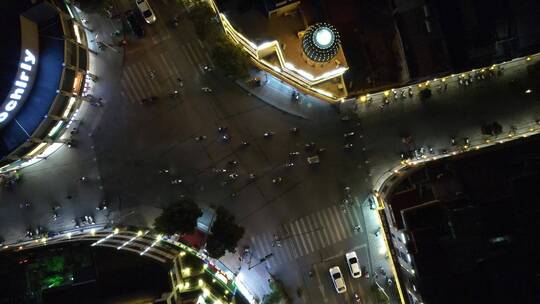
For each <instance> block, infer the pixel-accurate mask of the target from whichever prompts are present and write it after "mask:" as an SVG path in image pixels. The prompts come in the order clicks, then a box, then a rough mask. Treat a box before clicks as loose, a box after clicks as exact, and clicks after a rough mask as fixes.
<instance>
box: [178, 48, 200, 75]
mask: <svg viewBox="0 0 540 304" xmlns="http://www.w3.org/2000/svg"><path fill="white" fill-rule="evenodd" d="M180 49H181V50H182V52H183V53H184V56H185V57H186V58H187V60H188V61H189V63H190V64H191V65H192V66H193V67H195V69H196V70H199V69H198V67H197V65H196V64H195V63H193V60H192V59H191V56H190V54H189V51H188V50H187V48H186V45H185V44H184V45H182V47H181V48H180Z"/></svg>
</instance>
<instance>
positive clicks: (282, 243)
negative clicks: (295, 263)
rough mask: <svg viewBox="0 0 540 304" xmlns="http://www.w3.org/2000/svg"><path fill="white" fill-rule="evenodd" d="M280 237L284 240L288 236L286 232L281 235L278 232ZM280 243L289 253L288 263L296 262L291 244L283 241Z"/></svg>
mask: <svg viewBox="0 0 540 304" xmlns="http://www.w3.org/2000/svg"><path fill="white" fill-rule="evenodd" d="M278 235H279V236H280V238H282V237H284V236H286V232H283V233H280V232H279V231H278ZM280 242H281V248H283V250H284V251H285V252H286V253H287V261H290V260H294V258H295V256H294V252H293V248H291V244H290V242H288V241H287V240H281V241H280Z"/></svg>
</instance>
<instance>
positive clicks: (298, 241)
mask: <svg viewBox="0 0 540 304" xmlns="http://www.w3.org/2000/svg"><path fill="white" fill-rule="evenodd" d="M295 225H296V222H292V223H290V224H289V227H290V228H291V233H292V235H294V236H291V237H292V238H293V239H294V240H295V241H296V244H297V245H298V251H299V253H300V256H304V255H306V254H307V246H306V244H303V243H304V240H303V239H300V238H299V237H298V232H296V231H295V229H294V226H295ZM302 245H303V246H302Z"/></svg>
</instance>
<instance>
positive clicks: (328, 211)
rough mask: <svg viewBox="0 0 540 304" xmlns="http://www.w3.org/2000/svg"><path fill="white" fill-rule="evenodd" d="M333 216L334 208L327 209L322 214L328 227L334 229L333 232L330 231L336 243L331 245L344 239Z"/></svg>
mask: <svg viewBox="0 0 540 304" xmlns="http://www.w3.org/2000/svg"><path fill="white" fill-rule="evenodd" d="M331 214H332V207H330V208H327V209H326V210H325V212H323V213H322V215H323V216H324V219H325V220H326V221H327V222H328V227H331V228H332V230H331V231H330V234H331V235H332V239H333V240H334V241H333V242H331V244H334V243H336V242H339V241H341V239H342V238H343V237H342V236H341V234H339V229H338V227H337V225H336V223H335V221H334V217H333V216H332V215H331Z"/></svg>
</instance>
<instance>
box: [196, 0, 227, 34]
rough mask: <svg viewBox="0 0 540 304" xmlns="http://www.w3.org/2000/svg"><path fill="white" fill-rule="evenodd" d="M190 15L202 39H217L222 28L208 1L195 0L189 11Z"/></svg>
mask: <svg viewBox="0 0 540 304" xmlns="http://www.w3.org/2000/svg"><path fill="white" fill-rule="evenodd" d="M188 17H189V19H190V20H191V22H193V25H194V26H195V33H196V34H197V36H198V37H199V39H201V40H211V39H216V38H217V36H218V35H220V33H221V30H220V28H219V25H218V23H217V19H216V14H215V13H214V10H213V9H212V8H211V7H210V5H209V4H208V3H207V2H204V1H200V0H197V1H193V3H191V5H190V9H189V11H188Z"/></svg>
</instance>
